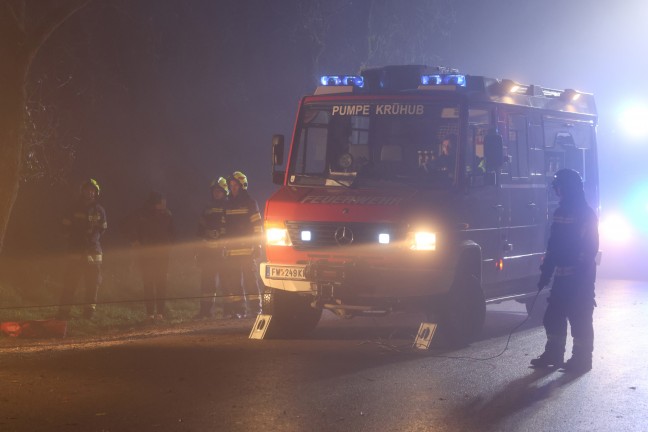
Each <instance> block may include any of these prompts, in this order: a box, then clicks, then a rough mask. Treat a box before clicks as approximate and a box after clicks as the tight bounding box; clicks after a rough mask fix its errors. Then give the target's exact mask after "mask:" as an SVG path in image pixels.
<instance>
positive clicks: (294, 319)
mask: <svg viewBox="0 0 648 432" xmlns="http://www.w3.org/2000/svg"><path fill="white" fill-rule="evenodd" d="M310 303H311V297H310V296H303V295H299V294H296V293H291V292H286V291H282V290H277V289H272V288H270V289H267V290H266V292H265V294H264V295H263V313H267V314H269V315H272V320H271V321H270V327H269V329H268V331H269V332H270V335H269V336H270V337H277V338H297V337H302V336H305V335H307V334H308V333H310V332H312V331H313V330H314V329H315V327H317V323H318V322H319V320H320V318H321V316H322V310H321V309H315V308H313V307H311V305H310Z"/></svg>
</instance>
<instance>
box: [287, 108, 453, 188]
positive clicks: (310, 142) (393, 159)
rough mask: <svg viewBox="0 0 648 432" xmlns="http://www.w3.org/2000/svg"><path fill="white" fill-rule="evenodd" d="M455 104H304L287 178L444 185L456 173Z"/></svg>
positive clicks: (336, 183)
mask: <svg viewBox="0 0 648 432" xmlns="http://www.w3.org/2000/svg"><path fill="white" fill-rule="evenodd" d="M458 133H459V106H458V105H456V104H446V105H440V104H428V103H422V102H419V101H403V102H401V103H394V102H391V101H390V102H389V103H387V102H376V101H371V102H370V103H364V102H357V101H354V102H353V103H348V102H347V103H339V102H331V103H328V104H322V103H319V104H308V105H304V107H303V108H302V111H301V113H300V116H299V123H298V127H297V135H296V140H295V147H294V148H293V151H292V156H291V158H292V160H291V161H290V167H289V169H290V176H289V178H290V183H291V184H294V185H308V186H332V187H341V186H342V187H345V186H346V187H372V186H379V185H380V184H384V183H385V182H389V183H392V184H395V185H412V184H417V185H420V186H422V187H432V188H443V187H449V186H450V185H451V184H452V183H453V182H454V179H455V176H456V165H457V149H458V142H457V138H458Z"/></svg>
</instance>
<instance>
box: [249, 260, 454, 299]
mask: <svg viewBox="0 0 648 432" xmlns="http://www.w3.org/2000/svg"><path fill="white" fill-rule="evenodd" d="M275 265H281V264H276V263H268V262H263V263H261V264H260V274H261V278H262V279H263V283H264V284H265V286H267V287H270V288H275V289H280V290H283V291H291V292H310V293H313V294H315V293H317V292H318V291H319V290H320V289H321V287H323V286H334V287H336V288H341V289H343V290H344V291H345V292H347V293H348V294H351V295H353V296H360V297H374V298H381V297H384V298H403V297H421V296H430V295H442V294H445V293H447V292H448V290H449V288H450V285H451V284H452V279H453V275H452V272H450V271H448V270H447V269H445V268H443V267H413V266H398V267H396V266H384V265H381V266H377V265H371V264H368V263H363V262H358V261H352V262H344V263H338V262H330V261H313V262H309V263H308V264H301V265H291V266H290V267H294V268H296V269H303V276H304V279H302V280H293V279H288V278H282V277H278V276H274V277H273V276H271V271H270V270H271V269H272V267H273V266H275ZM300 274H301V273H300Z"/></svg>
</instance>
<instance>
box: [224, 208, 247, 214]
mask: <svg viewBox="0 0 648 432" xmlns="http://www.w3.org/2000/svg"><path fill="white" fill-rule="evenodd" d="M249 212H250V209H247V208H242V209H227V210H225V214H228V215H243V214H248V213H249Z"/></svg>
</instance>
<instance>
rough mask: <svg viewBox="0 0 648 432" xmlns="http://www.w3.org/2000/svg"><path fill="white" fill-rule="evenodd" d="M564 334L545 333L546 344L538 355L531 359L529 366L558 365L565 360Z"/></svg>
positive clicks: (565, 338)
mask: <svg viewBox="0 0 648 432" xmlns="http://www.w3.org/2000/svg"><path fill="white" fill-rule="evenodd" d="M566 342H567V337H566V336H556V335H547V344H546V345H545V350H544V352H543V353H542V354H540V357H538V358H534V359H533V360H531V366H533V367H536V368H543V367H552V366H553V367H560V366H562V365H563V363H564V361H565V343H566Z"/></svg>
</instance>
